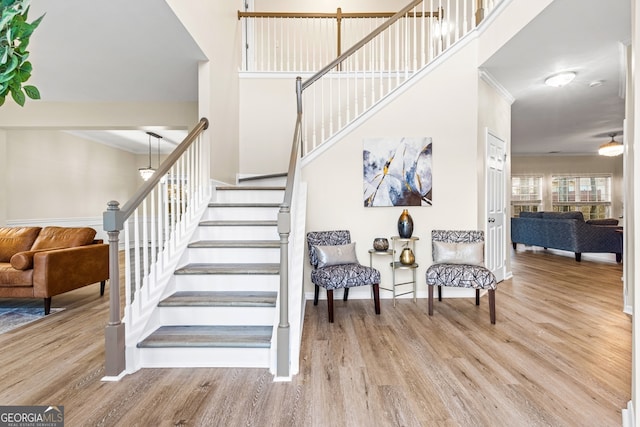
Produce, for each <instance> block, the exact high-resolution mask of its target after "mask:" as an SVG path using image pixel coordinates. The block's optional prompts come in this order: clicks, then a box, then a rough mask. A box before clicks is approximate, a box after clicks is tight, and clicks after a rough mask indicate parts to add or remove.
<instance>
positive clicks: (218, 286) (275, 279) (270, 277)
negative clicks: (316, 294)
mask: <svg viewBox="0 0 640 427" xmlns="http://www.w3.org/2000/svg"><path fill="white" fill-rule="evenodd" d="M174 277H175V283H176V291H211V292H219V291H265V292H268V291H278V289H279V288H280V276H278V275H277V274H265V275H253V274H176V275H175V276H174Z"/></svg>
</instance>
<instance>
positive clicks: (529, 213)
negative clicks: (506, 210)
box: [519, 212, 542, 218]
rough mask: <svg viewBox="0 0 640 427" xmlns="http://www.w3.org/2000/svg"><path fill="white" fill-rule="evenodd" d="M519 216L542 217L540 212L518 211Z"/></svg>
mask: <svg viewBox="0 0 640 427" xmlns="http://www.w3.org/2000/svg"><path fill="white" fill-rule="evenodd" d="M519 216H520V218H542V212H520V215H519Z"/></svg>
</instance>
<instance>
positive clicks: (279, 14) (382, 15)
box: [238, 7, 444, 56]
mask: <svg viewBox="0 0 640 427" xmlns="http://www.w3.org/2000/svg"><path fill="white" fill-rule="evenodd" d="M396 14H397V12H351V13H344V12H343V11H342V8H341V7H339V8H337V9H336V12H335V13H318V12H243V11H240V10H239V11H238V20H240V19H242V18H309V19H335V20H336V23H337V26H336V33H337V34H336V56H340V55H342V26H341V25H340V24H341V23H342V20H343V19H350V18H353V19H363V18H371V19H373V18H391V17H392V16H394V15H396ZM443 15H444V12H443V10H442V9H440V10H438V11H437V12H406V13H404V14H403V17H408V18H422V17H431V18H438V19H440V18H441V17H442V16H443Z"/></svg>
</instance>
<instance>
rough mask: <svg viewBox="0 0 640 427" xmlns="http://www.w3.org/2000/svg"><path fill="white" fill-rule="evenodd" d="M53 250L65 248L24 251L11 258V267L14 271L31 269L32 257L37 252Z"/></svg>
mask: <svg viewBox="0 0 640 427" xmlns="http://www.w3.org/2000/svg"><path fill="white" fill-rule="evenodd" d="M54 249H65V248H47V249H38V250H35V251H24V252H18V253H17V254H15V255H14V256H12V257H11V261H10V263H11V267H13V268H15V269H16V270H28V269H30V268H33V256H34V255H35V254H37V253H38V252H44V251H52V250H54Z"/></svg>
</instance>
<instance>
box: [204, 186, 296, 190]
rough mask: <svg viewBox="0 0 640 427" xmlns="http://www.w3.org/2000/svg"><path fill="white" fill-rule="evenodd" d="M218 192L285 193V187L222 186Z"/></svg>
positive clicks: (218, 188) (217, 188)
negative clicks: (257, 191) (258, 191)
mask: <svg viewBox="0 0 640 427" xmlns="http://www.w3.org/2000/svg"><path fill="white" fill-rule="evenodd" d="M216 190H222V191H230V190H248V191H255V190H268V191H274V190H275V191H284V190H285V187H282V186H271V185H264V186H262V185H221V186H218V187H216Z"/></svg>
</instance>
